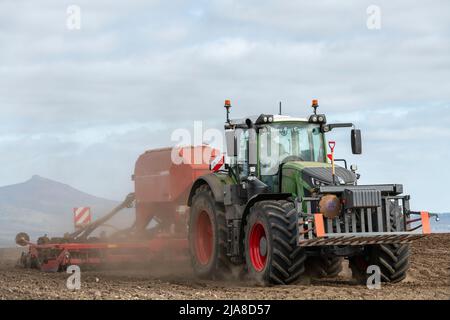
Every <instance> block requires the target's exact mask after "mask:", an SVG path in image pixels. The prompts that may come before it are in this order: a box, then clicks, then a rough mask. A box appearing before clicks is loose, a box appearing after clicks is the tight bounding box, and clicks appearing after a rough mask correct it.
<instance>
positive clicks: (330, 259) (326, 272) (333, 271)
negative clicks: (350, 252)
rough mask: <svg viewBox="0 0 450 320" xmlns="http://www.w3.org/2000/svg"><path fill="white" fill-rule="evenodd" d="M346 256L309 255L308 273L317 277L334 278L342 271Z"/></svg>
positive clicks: (307, 262)
mask: <svg viewBox="0 0 450 320" xmlns="http://www.w3.org/2000/svg"><path fill="white" fill-rule="evenodd" d="M343 260H344V258H342V257H336V256H319V257H309V258H308V259H307V260H306V270H307V273H308V274H309V275H311V276H313V277H317V278H334V277H336V276H337V275H338V274H339V273H341V271H342V262H343Z"/></svg>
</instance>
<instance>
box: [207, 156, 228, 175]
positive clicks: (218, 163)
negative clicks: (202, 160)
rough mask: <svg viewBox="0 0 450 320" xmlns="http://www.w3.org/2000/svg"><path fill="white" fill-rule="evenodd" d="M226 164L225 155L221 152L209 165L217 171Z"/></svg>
mask: <svg viewBox="0 0 450 320" xmlns="http://www.w3.org/2000/svg"><path fill="white" fill-rule="evenodd" d="M224 164H225V155H224V154H219V155H218V156H217V157H215V158H214V159H213V160H212V161H211V164H210V165H209V167H210V168H211V171H213V172H216V171H219V170H220V169H222V168H223V166H224Z"/></svg>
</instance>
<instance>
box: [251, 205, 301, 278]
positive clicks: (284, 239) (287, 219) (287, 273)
mask: <svg viewBox="0 0 450 320" xmlns="http://www.w3.org/2000/svg"><path fill="white" fill-rule="evenodd" d="M296 242H297V214H296V210H295V208H294V205H293V204H292V203H290V202H287V201H261V202H258V203H256V204H255V205H254V206H253V207H252V208H251V209H250V214H249V216H248V218H247V223H246V226H245V259H246V263H247V269H248V274H249V277H250V278H251V279H252V280H255V281H256V282H257V283H259V284H261V285H270V284H289V283H292V282H294V281H295V280H297V279H298V278H299V277H300V275H301V274H302V273H303V272H304V270H305V268H304V261H305V259H306V255H305V253H304V251H303V250H302V249H301V248H300V247H297V243H296Z"/></svg>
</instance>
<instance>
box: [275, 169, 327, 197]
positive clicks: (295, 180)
mask: <svg viewBox="0 0 450 320" xmlns="http://www.w3.org/2000/svg"><path fill="white" fill-rule="evenodd" d="M330 167H331V164H329V163H324V162H311V161H291V162H288V163H286V164H285V165H284V166H283V174H282V180H281V181H282V185H281V191H282V192H287V193H292V195H293V196H300V197H303V196H304V195H305V190H308V191H310V192H311V191H312V187H311V186H310V185H309V184H308V183H307V182H306V181H303V179H302V171H303V169H305V168H330Z"/></svg>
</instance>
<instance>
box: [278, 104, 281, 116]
mask: <svg viewBox="0 0 450 320" xmlns="http://www.w3.org/2000/svg"><path fill="white" fill-rule="evenodd" d="M278 114H279V115H280V116H281V101H280V112H279V113H278Z"/></svg>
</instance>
